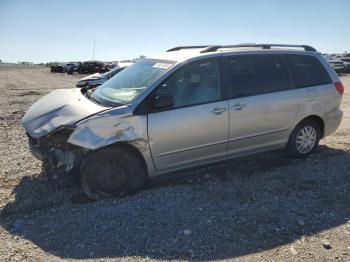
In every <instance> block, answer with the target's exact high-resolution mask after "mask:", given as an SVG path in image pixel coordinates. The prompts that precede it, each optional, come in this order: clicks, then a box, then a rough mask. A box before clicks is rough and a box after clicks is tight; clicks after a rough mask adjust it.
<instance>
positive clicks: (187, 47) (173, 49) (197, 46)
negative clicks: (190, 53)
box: [167, 45, 211, 52]
mask: <svg viewBox="0 0 350 262" xmlns="http://www.w3.org/2000/svg"><path fill="white" fill-rule="evenodd" d="M209 46H211V45H192V46H177V47H173V48H171V49H169V50H167V52H172V51H178V50H181V49H192V48H207V47H209Z"/></svg>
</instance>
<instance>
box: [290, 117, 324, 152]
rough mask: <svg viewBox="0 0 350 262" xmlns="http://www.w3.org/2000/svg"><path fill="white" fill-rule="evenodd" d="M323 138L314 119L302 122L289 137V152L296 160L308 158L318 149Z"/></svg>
mask: <svg viewBox="0 0 350 262" xmlns="http://www.w3.org/2000/svg"><path fill="white" fill-rule="evenodd" d="M320 138H321V128H320V126H319V125H318V123H317V122H316V121H314V120H312V119H305V120H303V121H301V122H300V123H299V124H298V125H297V126H296V127H295V128H294V130H293V132H292V134H291V135H290V137H289V141H288V145H287V152H288V154H289V155H290V156H292V157H295V158H303V157H308V156H309V155H310V154H312V153H313V152H314V151H315V150H316V149H317V147H318V143H319V141H320Z"/></svg>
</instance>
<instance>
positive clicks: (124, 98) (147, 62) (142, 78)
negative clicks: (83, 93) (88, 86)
mask: <svg viewBox="0 0 350 262" xmlns="http://www.w3.org/2000/svg"><path fill="white" fill-rule="evenodd" d="M174 64H175V62H174V61H164V60H156V59H142V60H140V61H138V62H137V63H135V64H133V65H131V66H129V67H128V68H126V69H124V70H123V71H121V72H120V73H118V74H117V75H115V76H114V77H112V78H111V79H110V80H108V81H106V82H105V83H104V84H102V85H101V86H100V87H99V88H97V89H96V91H95V92H94V93H93V95H92V96H93V98H94V99H95V100H97V101H99V102H102V103H103V101H106V100H107V102H112V103H116V104H127V103H128V102H130V101H131V100H132V99H134V98H135V97H136V96H137V95H138V94H140V93H141V92H142V91H143V90H144V89H145V88H146V87H147V86H148V85H149V84H151V83H152V82H153V81H154V80H155V79H157V78H158V77H160V76H161V75H162V74H163V73H164V72H166V71H167V70H169V68H170V67H171V66H172V65H174ZM101 100H102V101H101Z"/></svg>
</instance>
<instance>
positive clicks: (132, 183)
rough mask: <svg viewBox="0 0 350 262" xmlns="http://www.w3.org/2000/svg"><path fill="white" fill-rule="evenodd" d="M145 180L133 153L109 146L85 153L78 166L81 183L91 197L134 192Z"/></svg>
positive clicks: (141, 167) (114, 195)
mask: <svg viewBox="0 0 350 262" xmlns="http://www.w3.org/2000/svg"><path fill="white" fill-rule="evenodd" d="M145 182H146V171H145V168H144V166H143V164H142V162H141V160H140V159H139V157H138V156H137V155H136V154H134V153H133V152H131V151H129V150H126V149H124V148H108V149H104V150H101V151H97V152H94V153H92V154H90V155H88V156H87V157H86V158H85V159H84V161H83V163H82V165H81V185H82V188H83V191H84V193H85V194H86V195H87V196H88V197H89V198H91V199H95V200H97V199H101V198H106V197H116V196H122V195H126V194H130V193H133V192H136V191H138V190H140V189H142V187H143V186H144V184H145Z"/></svg>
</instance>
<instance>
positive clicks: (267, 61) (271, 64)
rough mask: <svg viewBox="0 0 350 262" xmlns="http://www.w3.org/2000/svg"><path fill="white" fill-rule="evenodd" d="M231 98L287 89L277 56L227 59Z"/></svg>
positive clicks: (285, 77) (282, 67)
mask: <svg viewBox="0 0 350 262" xmlns="http://www.w3.org/2000/svg"><path fill="white" fill-rule="evenodd" d="M228 66H229V76H230V80H231V91H232V92H231V97H243V96H253V95H259V94H265V93H271V92H278V91H283V90H287V89H288V87H289V86H288V74H287V71H286V69H285V67H284V65H283V63H282V61H281V59H280V57H279V56H275V55H259V56H256V55H251V56H234V57H231V58H229V59H228Z"/></svg>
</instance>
